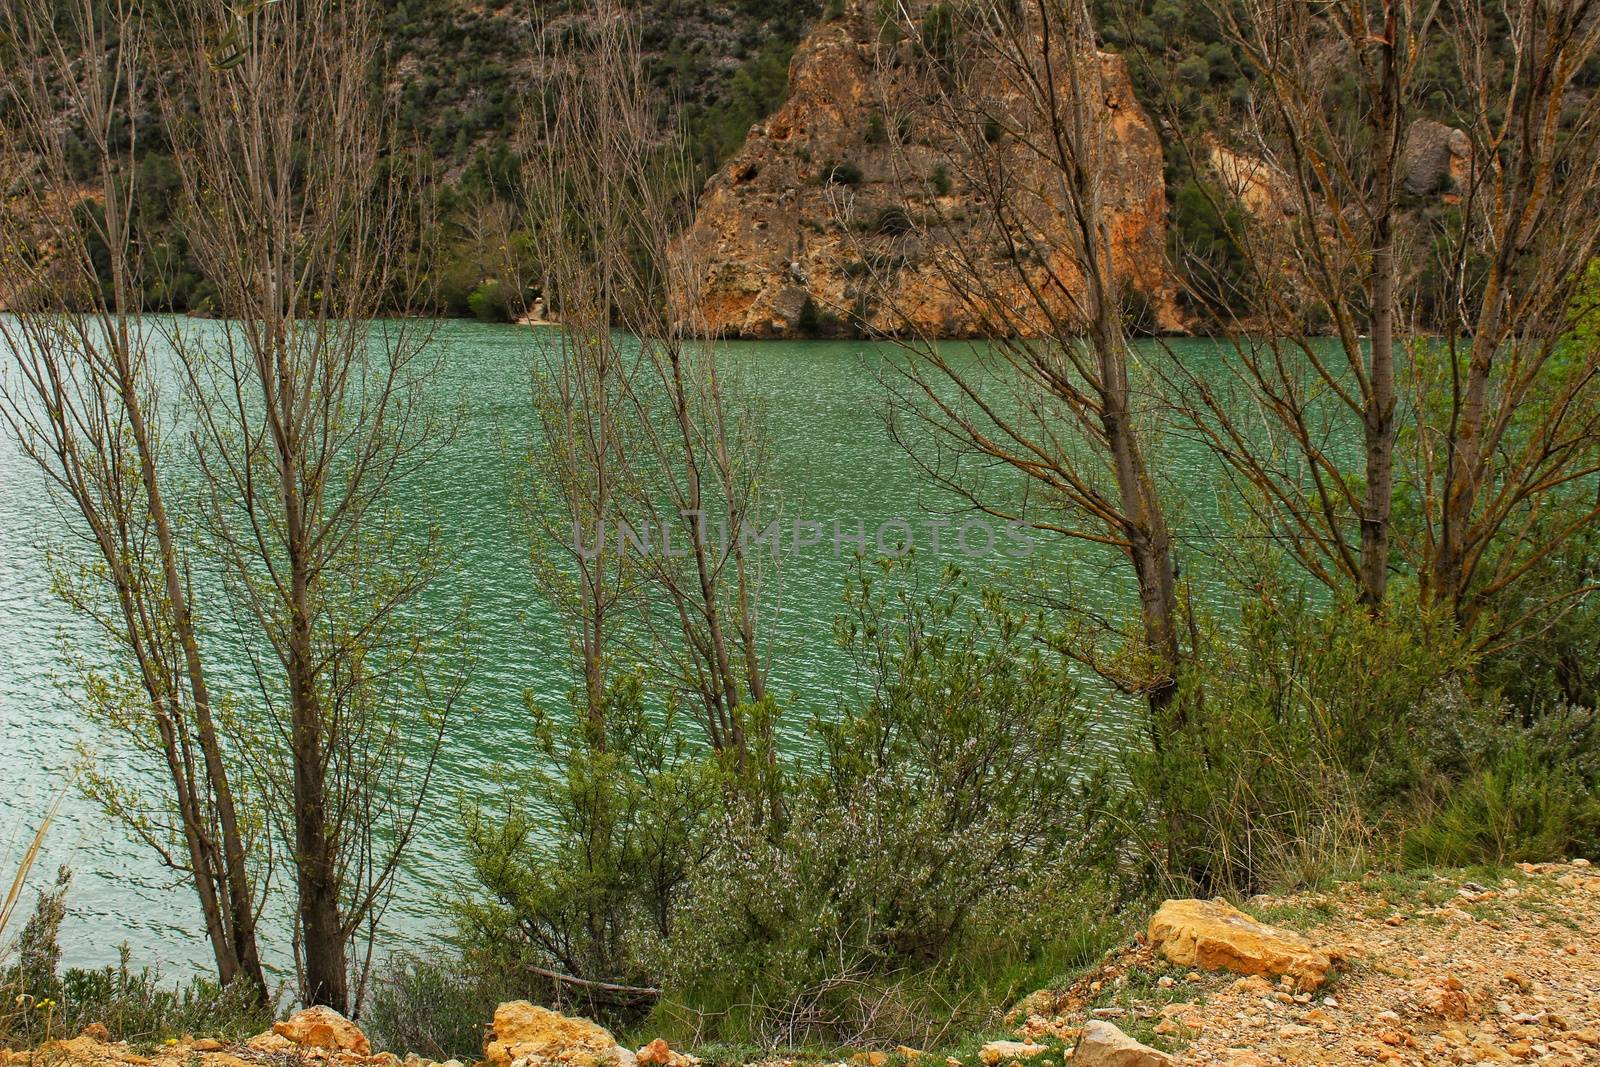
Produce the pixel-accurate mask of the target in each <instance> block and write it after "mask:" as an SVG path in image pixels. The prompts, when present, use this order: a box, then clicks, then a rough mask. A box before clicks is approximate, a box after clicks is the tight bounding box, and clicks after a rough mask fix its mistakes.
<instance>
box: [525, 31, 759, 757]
mask: <svg viewBox="0 0 1600 1067" xmlns="http://www.w3.org/2000/svg"><path fill="white" fill-rule="evenodd" d="M572 26H573V30H574V32H576V33H577V34H579V36H580V39H581V40H582V45H581V47H579V48H578V49H577V50H576V51H575V52H574V53H573V54H570V55H562V56H559V57H554V58H551V57H546V63H545V66H546V68H547V73H548V75H549V78H548V82H547V84H546V85H545V86H544V98H545V99H546V100H548V101H552V102H553V103H552V104H551V108H550V110H549V111H548V112H547V113H545V115H544V117H543V118H541V119H540V121H539V122H538V123H537V124H536V125H535V126H534V128H535V129H536V130H538V131H539V132H540V133H541V134H542V143H540V144H537V145H535V146H534V147H533V149H532V158H533V160H534V162H533V165H532V168H531V170H530V176H531V178H532V181H531V183H530V184H531V188H532V189H533V190H534V195H533V197H531V206H532V207H533V209H534V218H535V227H536V229H537V230H538V232H539V234H540V237H539V239H538V241H537V244H538V246H539V250H540V254H541V260H542V267H543V270H544V274H545V278H546V298H547V301H548V304H549V306H550V308H551V310H552V312H553V313H554V314H555V315H556V316H557V317H558V318H559V319H560V320H561V322H562V334H561V337H562V340H561V342H560V347H559V352H558V355H559V359H558V360H557V369H556V372H555V376H554V377H553V378H552V379H550V381H549V382H548V385H549V386H550V388H549V389H548V390H547V393H546V395H547V397H549V398H551V399H552V400H553V401H554V410H555V411H556V412H557V413H558V416H557V418H556V420H555V421H554V422H552V421H551V420H549V419H547V420H546V426H545V434H546V437H547V438H549V436H550V435H551V434H552V433H557V434H559V433H563V432H569V431H570V432H572V433H573V435H574V436H573V437H572V439H571V448H572V449H573V452H572V453H571V454H570V456H568V455H562V454H561V453H562V452H563V451H564V450H565V449H566V448H567V447H568V445H567V444H565V443H563V442H561V441H553V442H549V441H547V447H552V448H554V449H556V450H557V452H558V454H557V456H556V459H557V461H558V462H559V463H560V464H561V465H562V466H563V468H565V469H569V470H579V471H581V474H579V475H578V476H577V477H573V476H572V475H571V474H560V476H559V480H562V481H566V482H568V483H570V484H571V485H572V486H573V488H574V490H575V491H564V495H565V496H566V497H567V500H568V503H567V509H568V511H567V514H568V516H569V517H570V518H571V519H572V520H573V521H574V522H578V521H581V520H594V521H596V522H598V521H600V520H606V521H608V522H609V523H610V525H609V527H608V528H607V530H606V533H605V536H606V538H607V540H606V542H605V543H604V544H603V545H598V546H596V548H598V549H599V550H600V551H599V552H598V553H597V554H596V555H595V556H594V558H593V559H592V560H579V562H578V564H577V567H578V572H579V575H580V586H581V588H582V589H583V592H584V603H583V605H582V606H581V608H580V614H581V617H582V618H583V620H584V628H585V629H586V630H587V632H588V633H589V635H590V637H591V641H590V645H591V647H586V648H585V649H584V655H585V663H586V674H592V673H593V672H594V669H595V666H596V665H597V663H598V662H599V661H600V660H601V659H602V658H603V656H604V650H603V649H602V648H599V647H593V642H594V640H597V639H599V638H600V636H601V635H600V631H599V630H598V629H597V627H596V625H595V624H596V620H598V619H600V618H602V617H603V613H604V611H605V610H606V607H607V604H608V603H610V602H614V596H615V593H614V591H615V590H616V588H617V580H616V574H618V573H620V571H613V572H611V574H612V577H611V578H610V579H607V578H605V577H604V574H603V572H602V568H603V567H604V566H606V565H609V566H612V567H615V568H622V567H623V566H625V565H626V563H625V561H626V557H628V556H629V555H630V554H631V556H632V557H633V559H632V561H631V566H632V567H633V568H634V570H633V573H634V574H635V575H636V576H637V584H638V586H639V593H640V599H639V600H638V601H637V602H636V607H637V608H638V610H639V612H640V613H641V615H640V617H641V618H642V620H643V626H644V629H645V630H646V632H647V633H649V634H650V635H651V638H650V639H651V640H652V641H653V643H654V645H655V647H657V648H659V649H661V650H663V651H666V652H668V656H667V660H666V662H667V663H669V664H670V665H672V667H673V668H674V672H675V675H676V689H677V693H676V694H675V698H679V697H683V698H687V699H688V700H689V702H690V704H691V706H694V707H696V708H697V710H698V712H699V717H700V721H701V724H702V726H703V727H704V729H705V731H706V737H707V740H708V741H709V743H710V744H711V746H712V747H713V748H714V749H716V750H717V751H718V752H720V753H723V754H725V755H726V756H727V757H728V759H729V762H730V765H731V766H732V768H733V769H735V771H736V772H737V773H738V775H739V776H740V778H741V780H743V781H745V782H750V781H752V778H751V775H752V774H754V773H756V772H758V771H759V770H760V764H759V762H758V761H755V760H753V758H752V757H753V754H754V753H755V751H756V750H757V749H760V750H762V751H764V752H765V757H764V758H765V759H766V760H771V759H772V758H774V757H773V754H772V751H771V745H770V727H771V708H770V704H769V702H768V701H767V690H766V679H767V672H768V669H769V662H768V658H767V650H766V646H765V643H764V641H765V638H764V634H763V627H762V622H761V618H760V612H761V609H762V607H763V605H764V603H765V600H764V598H763V594H762V578H763V572H764V571H765V570H767V569H768V566H767V564H765V563H764V561H763V560H762V559H761V558H760V552H759V550H754V551H753V550H752V548H753V541H754V539H755V538H754V536H753V534H754V533H755V532H756V531H754V530H753V526H754V525H755V523H756V518H757V515H758V513H759V512H760V509H761V498H760V491H759V490H760V485H761V478H762V474H763V469H764V462H765V455H764V448H763V444H762V434H761V421H762V420H761V416H760V410H759V407H758V406H757V405H756V404H754V402H753V401H751V400H750V399H749V398H748V397H747V396H746V395H745V394H744V393H743V391H742V390H741V389H740V388H739V386H738V383H737V381H736V380H735V379H733V377H732V376H731V373H730V371H729V368H728V367H727V366H726V364H725V362H724V361H722V360H720V359H719V357H718V353H717V349H716V346H715V345H714V343H713V342H712V341H711V340H709V339H707V338H706V337H705V330H704V328H703V323H702V322H701V321H700V316H699V315H698V313H697V308H696V307H695V305H694V303H693V300H692V299H691V298H690V297H689V295H688V294H693V293H697V292H699V291H700V286H699V280H700V279H699V276H698V273H697V272H698V271H700V270H701V269H702V266H703V264H702V262H701V259H702V257H701V256H700V254H699V250H698V249H696V248H695V247H694V246H693V245H692V243H690V242H687V241H679V240H678V235H679V233H680V231H681V230H682V228H683V224H684V223H685V222H686V221H687V219H688V218H689V217H690V215H691V213H692V210H693V201H694V198H693V195H692V188H693V186H692V182H693V169H692V167H691V166H690V165H689V163H688V161H687V160H686V159H685V157H684V154H683V145H682V139H681V134H680V133H679V132H678V131H676V130H675V129H674V128H673V127H672V125H671V122H670V120H669V117H668V114H667V112H666V110H665V109H664V108H663V107H662V102H661V101H660V100H658V99H657V98H656V94H655V93H654V91H653V90H652V88H651V86H650V82H649V78H648V76H647V71H646V69H645V64H644V59H643V52H642V49H641V47H640V42H639V35H638V34H639V31H638V26H637V23H636V21H635V20H634V19H633V17H632V16H630V15H629V14H627V13H626V12H625V10H624V9H623V8H622V7H621V6H620V5H619V4H617V3H615V2H612V0H593V2H592V3H587V4H584V5H580V6H579V9H578V11H577V13H576V15H575V16H574V22H573V24H572ZM574 460H576V464H574V462H573V461H574ZM558 473H559V472H558ZM597 533H598V531H597V530H594V529H591V530H590V531H588V534H589V536H591V537H592V536H595V535H596V534H597ZM580 555H581V554H580ZM607 590H610V592H608V591H607ZM596 691H597V690H595V689H594V688H593V687H592V686H591V694H592V693H594V692H596ZM592 699H593V698H592V696H591V708H592V707H593V704H592ZM752 720H754V721H753V722H752Z"/></svg>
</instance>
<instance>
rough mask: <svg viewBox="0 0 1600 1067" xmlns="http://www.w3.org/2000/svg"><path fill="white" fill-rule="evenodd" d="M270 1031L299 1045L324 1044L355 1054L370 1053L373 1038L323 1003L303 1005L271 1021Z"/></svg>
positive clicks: (307, 1046) (316, 1046)
mask: <svg viewBox="0 0 1600 1067" xmlns="http://www.w3.org/2000/svg"><path fill="white" fill-rule="evenodd" d="M272 1032H273V1033H274V1034H277V1035H278V1036H279V1037H281V1038H283V1039H285V1040H286V1041H288V1042H289V1043H290V1044H293V1045H298V1046H300V1047H301V1048H325V1049H329V1050H330V1051H333V1052H348V1053H351V1054H353V1055H356V1056H370V1055H372V1042H370V1041H368V1040H367V1035H366V1034H364V1033H362V1032H361V1027H359V1026H357V1025H356V1024H355V1023H353V1022H351V1021H350V1020H349V1019H346V1018H345V1017H344V1016H343V1015H340V1014H339V1013H338V1012H336V1011H334V1010H333V1009H332V1008H328V1007H323V1006H322V1005H318V1006H316V1007H314V1008H303V1009H301V1010H300V1011H297V1012H295V1013H294V1014H293V1015H291V1016H289V1017H288V1018H287V1019H284V1020H282V1021H281V1022H275V1023H273V1024H272Z"/></svg>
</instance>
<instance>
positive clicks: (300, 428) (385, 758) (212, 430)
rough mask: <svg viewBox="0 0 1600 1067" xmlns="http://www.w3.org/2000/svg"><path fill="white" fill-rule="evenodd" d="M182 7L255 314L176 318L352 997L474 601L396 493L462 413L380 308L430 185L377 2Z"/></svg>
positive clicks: (223, 516) (208, 233) (435, 538)
mask: <svg viewBox="0 0 1600 1067" xmlns="http://www.w3.org/2000/svg"><path fill="white" fill-rule="evenodd" d="M177 15H178V18H177V19H176V21H175V23H174V25H173V27H172V32H173V33H174V34H176V35H178V39H179V40H180V42H181V46H182V47H183V48H184V49H185V50H186V51H187V52H188V53H189V54H190V55H192V56H194V57H197V58H196V61H195V62H192V63H189V64H185V65H184V66H183V68H182V74H181V76H180V77H178V78H176V79H175V80H174V84H173V85H172V86H170V87H169V89H168V92H167V94H166V95H165V97H164V111H165V114H166V117H167V122H168V126H169V136H170V137H171V140H172V142H173V144H174V146H175V148H176V154H177V159H178V167H179V170H180V172H181V176H182V185H183V192H184V200H185V204H186V218H185V222H186V226H187V232H188V234H189V238H190V242H191V245H192V247H193V249H194V253H195V256H196V259H197V261H198V262H199V264H200V267H201V270H202V271H203V272H204V274H205V275H206V277H207V278H208V279H209V280H210V281H211V283H212V284H213V285H214V286H215V287H216V290H217V293H218V300H219V308H220V310H221V312H222V313H223V314H224V315H225V316H227V317H228V318H229V319H230V320H231V321H230V322H228V323H226V324H225V325H224V326H222V327H220V328H205V329H198V330H196V329H188V328H177V329H174V330H173V332H172V335H171V338H170V340H171V342H172V343H173V345H174V347H175V348H176V350H177V352H178V354H179V357H180V359H181V360H182V363H183V366H184V370H185V372H186V375H187V379H188V381H189V384H190V387H191V388H192V390H193V392H194V394H195V415H196V418H197V422H198V426H197V429H196V431H195V434H194V436H195V441H196V444H197V452H198V455H199V462H200V467H201V472H202V474H203V476H204V478H203V482H204V484H203V492H204V493H205V495H206V503H205V509H206V515H207V523H206V533H207V535H208V537H209V539H210V546H211V547H212V548H213V549H214V550H215V551H216V552H217V553H218V555H219V556H220V558H221V560H222V564H223V567H224V571H225V575H226V581H227V584H228V589H229V591H230V594H231V598H232V604H233V607H234V613H235V618H236V620H237V622H238V623H239V625H240V626H241V629H242V632H243V634H244V637H243V638H242V639H241V643H242V644H243V645H244V647H245V650H246V652H248V653H249V654H250V655H251V656H252V661H253V663H254V666H255V673H256V678H257V694H256V699H257V700H258V701H259V703H260V708H259V714H260V715H262V716H264V717H265V722H266V724H267V726H268V730H267V737H266V739H265V740H266V743H267V747H266V749H265V751H264V752H262V753H260V754H259V758H258V773H259V774H260V775H261V778H262V781H263V788H264V789H265V791H266V797H267V799H268V801H270V802H271V805H272V811H273V812H274V817H275V818H276V819H277V820H278V822H279V825H280V827H281V829H280V833H281V834H282V836H283V837H284V838H285V846H286V851H287V852H288V853H289V854H290V855H291V856H292V857H293V861H294V874H295V890H296V922H295V950H296V961H297V964H298V966H299V969H300V979H301V996H302V999H303V1000H304V1001H306V1002H308V1003H317V1004H327V1005H331V1006H333V1007H334V1008H337V1009H339V1010H341V1011H345V1012H347V1013H348V1012H349V1011H350V1010H351V1009H352V1008H353V1007H359V1002H360V992H361V988H362V983H363V982H364V980H365V974H366V972H367V963H368V962H369V961H368V960H366V959H362V960H353V959H352V958H351V951H350V949H351V945H352V943H353V942H356V941H357V939H358V938H359V937H360V936H361V935H366V936H367V938H368V949H369V952H370V936H371V934H372V933H373V931H374V929H375V926H376V922H377V919H378V917H379V916H380V915H381V914H382V910H383V907H384V903H385V901H386V900H387V899H388V895H389V892H390V890H391V888H392V886H393V881H394V876H395V873H396V870H397V869H398V866H399V864H400V862H401V859H402V857H403V856H404V855H405V853H406V850H407V847H408V846H409V844H410V842H411V840H412V837H413V835H414V832H415V829H416V823H417V817H418V814H419V813H420V811H421V810H422V808H423V805H424V802H425V800H426V797H427V790H428V787H429V785H430V783H431V780H432V774H433V769H434V765H435V759H436V757H437V754H438V751H439V746H440V743H441V740H442V737H443V731H444V728H445V722H446V719H447V714H448V711H449V709H450V707H451V706H452V704H453V703H454V700H455V698H456V696H457V695H458V693H459V679H454V680H452V678H451V676H450V675H449V674H448V672H445V671H444V670H443V668H442V667H441V664H440V660H439V658H438V655H439V651H440V649H439V647H438V637H439V634H440V631H441V630H442V629H443V628H444V627H447V626H449V624H450V623H451V621H452V620H449V619H443V620H433V621H430V620H428V619H427V618H425V617H423V616H422V614H421V612H422V611H423V606H422V605H421V604H419V603H418V598H419V597H420V595H421V594H422V592H423V590H424V589H426V588H427V587H428V586H429V584H430V583H431V582H432V581H433V580H434V579H435V578H436V577H437V576H438V575H439V574H440V573H441V571H442V570H443V568H444V567H446V566H447V565H448V561H449V553H448V552H447V550H446V547H445V546H444V545H443V544H442V543H441V542H440V538H439V534H438V531H437V529H436V528H435V527H429V528H427V529H425V530H423V531H422V532H420V533H418V532H417V531H416V526H417V525H418V523H417V522H416V520H415V519H411V520H410V521H409V523H408V522H406V520H405V517H404V516H403V515H402V513H401V512H400V511H399V508H398V504H397V501H396V499H395V496H394V494H395V492H396V491H397V490H398V489H400V488H401V487H402V486H404V485H405V484H406V483H407V479H409V478H411V477H412V476H414V475H415V474H416V473H417V472H418V471H419V470H420V469H421V468H423V467H424V466H425V465H426V464H427V463H428V462H429V461H430V460H431V459H432V458H434V457H435V456H436V455H437V453H438V452H439V450H440V449H441V448H443V447H444V446H445V445H446V444H448V442H449V440H450V439H451V436H452V430H453V423H452V422H451V421H450V420H449V419H448V418H446V417H442V416H440V415H438V414H436V412H439V411H441V410H445V409H446V407H447V405H444V404H441V403H440V402H439V401H438V400H437V398H435V399H434V400H433V402H432V403H430V402H429V401H428V400H427V399H425V397H424V390H425V389H426V388H427V387H428V386H429V384H430V383H432V382H434V381H435V380H436V371H437V368H438V358H437V356H436V355H434V353H433V350H432V349H431V348H430V347H429V343H428V342H429V340H430V338H431V331H430V330H429V328H428V327H427V326H426V325H422V324H419V323H418V322H417V321H416V320H414V319H405V318H402V319H399V320H396V321H384V322H374V321H373V320H374V318H375V317H376V316H377V315H379V314H382V313H384V312H387V311H397V312H400V313H402V314H403V313H404V312H405V311H406V309H407V307H408V306H409V303H410V301H411V300H413V299H414V298H415V296H416V294H417V292H418V285H417V281H418V279H417V278H416V277H415V275H414V274H413V273H411V272H410V270H409V268H411V267H413V266H414V265H415V264H416V263H417V259H416V257H415V255H414V251H415V249H414V242H415V240H416V238H417V235H418V232H419V225H420V223H421V221H422V216H423V215H424V214H425V210H426V204H427V198H426V196H425V195H424V193H425V189H424V188H422V187H421V186H420V184H419V181H418V180H417V176H418V173H419V168H418V165H417V163H416V161H414V160H411V159H409V158H408V156H407V155H406V154H405V153H402V152H399V151H397V150H396V147H395V142H394V138H393V129H394V123H393V117H392V115H391V114H389V112H388V110H387V109H386V104H385V102H384V100H383V99H382V97H381V95H380V89H379V86H381V85H382V84H383V83H382V81H381V79H380V78H379V74H380V73H381V72H380V70H379V69H378V67H377V65H376V64H375V62H374V57H375V56H376V55H377V54H378V49H377V48H376V37H375V29H376V25H375V12H374V9H373V8H372V7H371V5H369V4H367V3H364V2H361V0H355V2H349V3H340V4H323V3H320V2H317V0H279V2H275V3H255V4H250V5H246V6H244V7H241V8H232V9H230V8H226V7H221V6H218V5H214V4H210V3H202V2H198V0H197V2H195V3H193V4H188V5H182V6H181V7H180V10H179V11H178V12H177ZM200 57H204V59H203V60H202V59H201V58H200ZM419 205H420V206H419ZM408 527H409V529H408ZM408 536H410V537H411V538H412V540H411V541H409V542H408V541H407V537H408ZM352 973H354V976H355V979H356V982H355V989H354V990H352V989H351V985H350V980H351V977H352Z"/></svg>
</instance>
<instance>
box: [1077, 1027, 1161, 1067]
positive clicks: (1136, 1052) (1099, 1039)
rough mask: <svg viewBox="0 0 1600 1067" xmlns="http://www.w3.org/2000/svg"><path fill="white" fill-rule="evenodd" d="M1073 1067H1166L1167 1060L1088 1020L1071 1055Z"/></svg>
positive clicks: (1133, 1041) (1156, 1051)
mask: <svg viewBox="0 0 1600 1067" xmlns="http://www.w3.org/2000/svg"><path fill="white" fill-rule="evenodd" d="M1072 1062H1073V1064H1074V1067H1169V1065H1170V1064H1172V1063H1173V1062H1174V1061H1173V1059H1172V1057H1171V1056H1169V1055H1167V1054H1166V1053H1165V1052H1161V1051H1159V1050H1158V1049H1153V1048H1151V1047H1150V1046H1149V1045H1142V1044H1140V1043H1139V1042H1137V1041H1135V1040H1134V1039H1133V1038H1131V1037H1129V1036H1128V1035H1127V1034H1125V1033H1123V1032H1122V1031H1121V1030H1119V1029H1118V1028H1117V1027H1115V1026H1113V1025H1112V1024H1111V1023H1108V1022H1105V1021H1104V1020H1101V1019H1092V1020H1090V1021H1089V1022H1088V1023H1085V1024H1084V1027H1083V1034H1082V1036H1081V1037H1079V1038H1078V1046H1077V1048H1075V1049H1074V1050H1073V1052H1072Z"/></svg>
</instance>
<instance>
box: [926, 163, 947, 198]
mask: <svg viewBox="0 0 1600 1067" xmlns="http://www.w3.org/2000/svg"><path fill="white" fill-rule="evenodd" d="M928 182H929V184H931V185H932V186H933V191H934V192H935V193H937V194H939V195H940V196H947V195H949V192H950V168H949V167H947V166H945V165H944V164H943V163H937V164H935V165H934V168H933V174H932V176H930V177H929V179H928Z"/></svg>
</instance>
